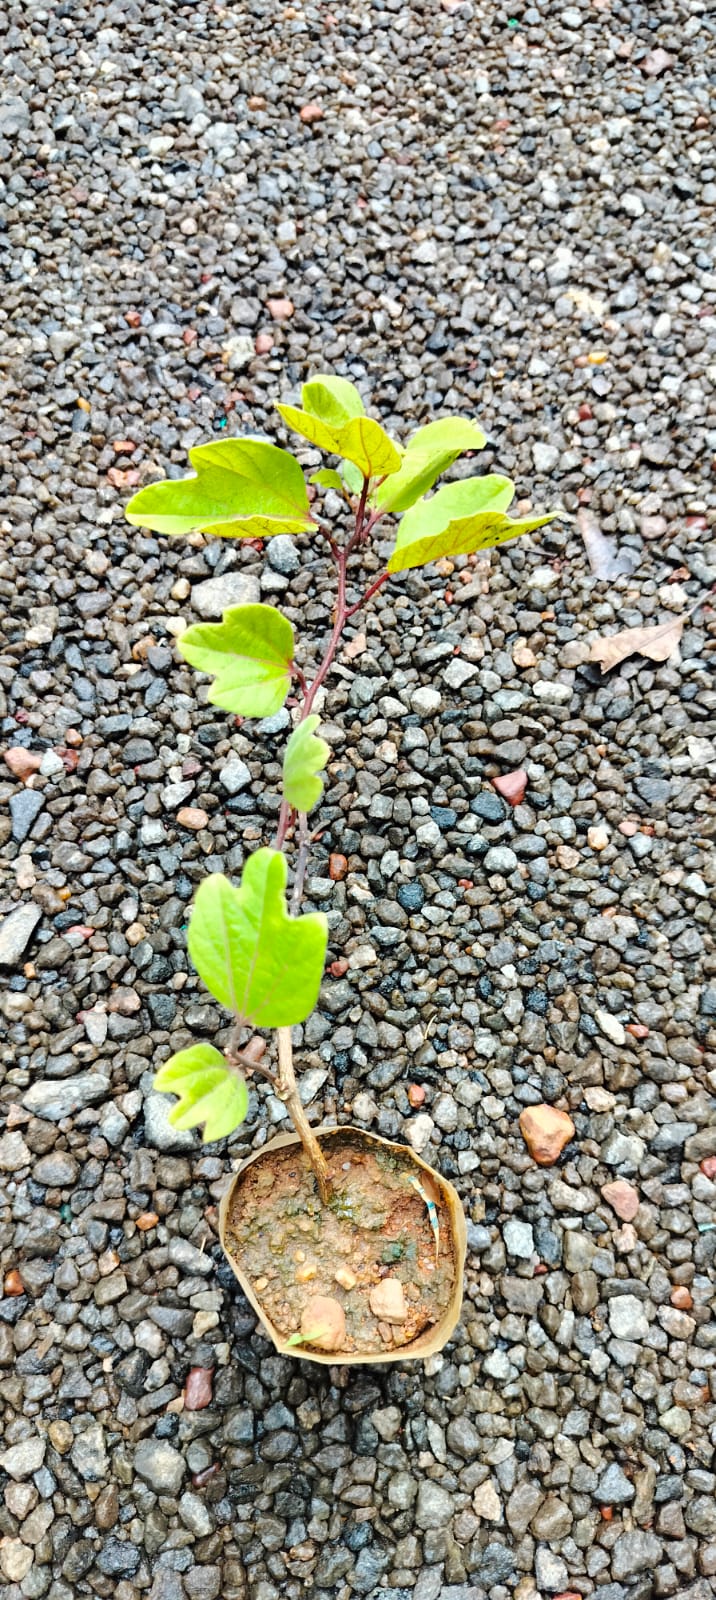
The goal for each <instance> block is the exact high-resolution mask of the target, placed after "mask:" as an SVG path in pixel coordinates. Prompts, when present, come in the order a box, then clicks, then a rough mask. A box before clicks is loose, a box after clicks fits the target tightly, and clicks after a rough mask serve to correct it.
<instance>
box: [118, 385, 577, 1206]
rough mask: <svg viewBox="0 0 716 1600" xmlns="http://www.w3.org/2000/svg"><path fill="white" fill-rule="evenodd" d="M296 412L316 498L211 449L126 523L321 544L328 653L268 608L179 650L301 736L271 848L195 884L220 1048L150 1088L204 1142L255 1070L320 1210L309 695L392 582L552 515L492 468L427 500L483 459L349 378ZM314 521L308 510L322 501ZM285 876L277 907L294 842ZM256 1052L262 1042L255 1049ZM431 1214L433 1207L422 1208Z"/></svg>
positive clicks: (283, 409) (323, 938)
mask: <svg viewBox="0 0 716 1600" xmlns="http://www.w3.org/2000/svg"><path fill="white" fill-rule="evenodd" d="M301 398H302V406H301V408H298V407H296V406H293V405H288V404H280V405H279V406H278V411H279V412H280V414H281V416H282V418H283V420H284V422H286V423H287V424H288V426H289V428H291V429H292V430H294V431H295V432H296V433H298V434H300V435H301V436H302V437H303V438H304V439H307V440H308V441H309V443H310V444H312V445H314V446H317V447H318V448H319V449H320V450H322V451H325V452H326V453H327V454H328V455H329V456H331V457H335V458H337V461H338V465H337V466H336V467H334V466H330V467H324V468H322V469H321V470H320V471H318V472H315V473H313V474H312V476H311V478H310V480H309V481H310V482H311V484H313V485H314V486H315V489H316V491H317V493H316V496H315V499H314V502H313V503H311V502H310V501H309V495H308V488H307V484H306V479H305V477H304V473H303V470H302V468H301V466H300V465H299V463H298V461H297V460H296V458H295V457H294V456H292V455H291V454H290V453H289V452H288V451H286V450H283V449H280V448H279V447H278V446H277V445H275V444H273V443H271V442H270V441H268V440H266V439H262V438H254V437H248V438H236V439H222V440H219V441H215V442H212V443H209V444H203V445H199V446H197V447H196V448H195V449H192V450H190V452H189V460H190V464H191V466H192V468H193V469H194V475H193V476H192V477H188V478H184V479H179V480H177V479H168V480H165V481H163V482H161V483H155V484H151V485H150V486H148V487H147V488H144V489H141V490H140V491H139V493H138V494H136V495H135V496H134V497H133V499H132V500H131V501H130V503H129V506H128V508H127V517H128V519H129V521H130V522H131V523H134V524H136V525H138V526H140V527H146V528H151V529H152V530H153V531H154V532H156V533H159V534H167V535H171V536H175V537H182V536H187V535H188V534H192V533H196V532H200V533H202V534H204V535H206V536H212V537H218V538H223V539H269V538H272V537H273V536H274V535H276V534H293V535H302V536H306V535H308V536H310V537H312V538H316V537H321V538H323V539H324V540H325V541H327V544H328V547H329V549H330V553H331V557H332V560H333V563H334V567H335V573H336V598H335V606H334V610H333V626H332V630H331V633H330V636H329V638H328V641H327V643H326V644H325V646H324V649H323V654H322V655H320V656H318V657H316V655H315V654H314V651H313V649H312V647H311V645H310V644H309V645H307V646H306V647H304V648H303V649H300V650H299V648H298V647H297V644H296V640H295V637H294V630H293V627H292V625H291V623H290V622H289V621H288V619H287V618H286V617H285V616H283V615H282V613H281V612H280V611H279V610H278V609H277V608H276V607H275V606H271V605H242V606H233V607H230V608H229V609H228V610H226V611H224V613H223V616H222V620H221V622H217V623H199V624H197V625H195V626H192V627H189V628H188V629H187V630H186V631H185V632H184V633H183V634H181V635H180V637H179V638H178V640H177V648H178V650H179V652H180V654H181V655H182V656H183V657H184V659H185V660H186V661H188V662H189V663H190V664H191V665H192V666H193V667H196V668H197V669H198V670H199V671H200V672H202V673H205V674H208V675H209V676H210V677H211V678H212V679H213V682H212V684H211V687H210V689H209V694H208V698H209V700H210V701H211V703H212V704H213V705H216V706H220V707H221V708H222V709H223V710H225V711H227V712H229V713H232V714H233V715H235V716H239V717H242V718H252V717H253V718H265V717H270V716H273V715H274V714H275V713H276V712H278V711H279V710H280V709H281V707H282V706H283V705H284V704H285V702H286V700H287V698H288V697H289V695H291V697H292V703H295V709H294V727H293V731H292V732H291V734H290V736H289V738H288V740H287V743H286V748H285V754H284V761H283V780H282V793H281V802H280V810H279V814H278V825H277V829H276V835H275V838H274V840H273V842H272V844H271V845H268V846H266V847H264V848H262V849H259V850H257V851H256V852H255V853H254V854H253V855H250V856H249V857H248V858H247V860H246V862H245V865H244V868H243V872H242V876H241V881H240V883H238V884H234V883H231V882H230V881H229V879H228V878H227V877H225V876H224V875H223V874H222V873H212V874H210V875H209V876H208V877H206V878H205V879H204V881H203V882H202V883H201V884H200V886H199V889H198V891H197V893H196V896H195V899H194V905H193V909H192V912H191V918H190V923H189V932H188V948H189V955H190V957H191V960H192V962H193V964H194V966H195V968H196V970H197V972H198V974H199V976H200V978H201V980H202V982H203V983H204V984H205V985H206V988H207V989H208V990H209V992H210V993H211V994H212V995H213V996H214V998H215V1000H217V1001H218V1002H219V1004H220V1005H221V1006H222V1007H223V1008H224V1010H225V1011H227V1012H228V1013H230V1015H231V1017H232V1018H233V1028H232V1031H231V1036H230V1041H229V1044H228V1046H227V1048H226V1049H225V1050H224V1051H223V1052H222V1051H220V1050H218V1049H217V1048H216V1047H215V1046H214V1045H213V1044H210V1043H208V1042H207V1041H205V1040H197V1042H196V1043H194V1044H192V1045H190V1046H189V1047H188V1048H187V1049H185V1050H180V1051H179V1052H178V1054H176V1055H174V1056H172V1057H171V1058H170V1060H169V1061H167V1062H166V1063H165V1064H164V1066H162V1067H161V1068H160V1070H159V1072H158V1073H157V1075H156V1077H155V1080H154V1082H155V1087H156V1088H157V1089H159V1090H163V1091H167V1092H169V1093H171V1094H173V1095H175V1096H176V1097H177V1099H176V1104H175V1105H174V1106H173V1107H172V1110H171V1111H170V1113H169V1119H170V1121H171V1123H172V1124H173V1125H174V1127H176V1128H177V1129H188V1128H194V1127H198V1126H199V1125H201V1124H203V1129H204V1132H203V1138H204V1140H205V1141H208V1140H214V1139H223V1138H226V1137H227V1136H228V1135H229V1134H231V1133H233V1132H234V1130H235V1129H236V1128H237V1127H239V1125H240V1124H241V1123H242V1122H243V1121H244V1119H245V1117H246V1114H247V1111H248V1105H249V1095H248V1087H247V1078H249V1077H251V1075H252V1074H254V1073H260V1074H262V1075H263V1076H264V1077H265V1078H267V1079H268V1080H269V1082H270V1083H271V1086H272V1089H273V1092H274V1094H275V1095H277V1096H278V1098H279V1099H280V1100H281V1101H283V1103H284V1104H285V1106H286V1110H287V1112H288V1115H289V1117H290V1118H291V1121H292V1122H293V1125H294V1128H295V1130H296V1132H297V1134H298V1135H299V1137H300V1139H301V1141H302V1144H303V1146H304V1148H305V1151H306V1154H307V1156H308V1160H309V1162H310V1165H311V1167H312V1169H313V1172H314V1174H315V1178H316V1184H317V1188H318V1192H319V1195H320V1199H321V1201H322V1203H324V1204H327V1203H328V1202H329V1200H330V1198H331V1193H330V1179H329V1174H328V1166H327V1162H326V1158H325V1156H324V1154H323V1151H322V1149H321V1146H320V1144H319V1142H318V1140H317V1138H316V1136H315V1134H314V1132H313V1130H312V1128H311V1127H310V1125H309V1122H308V1118H307V1116H306V1113H305V1110H304V1107H303V1103H302V1101H301V1097H300V1094H299V1092H298V1087H297V1084H296V1078H295V1073H294V1065H293V1052H292V1045H291V1029H292V1027H293V1026H294V1025H295V1024H298V1023H301V1022H304V1021H305V1020H306V1018H307V1017H308V1015H309V1014H310V1012H311V1011H312V1009H313V1007H314V1006H315V1004H316V1001H317V998H318V992H319V988H320V984H321V980H322V977H323V971H324V966H325V958H326V946H327V940H328V926H327V921H326V918H325V916H324V915H323V914H322V913H321V912H310V913H307V914H306V913H304V914H301V911H300V906H301V901H302V897H303V886H304V878H305V873H306V866H307V862H308V858H309V852H310V848H311V831H310V828H309V823H308V817H309V814H310V813H311V812H312V811H313V809H314V807H315V806H316V805H317V804H318V802H319V800H320V798H321V795H322V792H323V777H322V773H323V772H324V770H325V768H326V764H327V762H328V759H329V756H330V749H329V746H328V744H327V743H326V741H325V739H323V738H322V737H321V735H320V734H319V732H318V728H319V724H320V716H319V713H318V712H317V711H316V710H315V709H314V707H315V706H316V701H317V696H318V692H319V690H320V689H321V688H322V687H323V685H324V684H325V683H326V680H327V679H328V677H329V674H330V670H331V666H332V664H333V662H334V660H335V657H336V653H337V651H338V650H339V647H340V645H341V641H342V638H343V634H344V631H345V628H346V624H347V623H348V622H349V621H350V619H351V618H352V617H354V616H355V615H356V613H357V612H358V611H359V610H360V609H361V607H362V606H364V605H366V604H367V603H368V601H370V599H371V598H372V596H373V595H375V594H377V592H378V591H379V590H380V589H381V588H382V587H383V585H384V584H386V583H387V582H388V581H389V580H390V578H391V577H392V576H393V575H394V574H399V573H403V572H406V571H408V570H409V569H410V568H414V567H422V566H425V565H427V564H428V563H430V562H432V561H435V560H438V559H439V558H440V557H444V556H447V557H454V556H459V555H469V554H471V553H472V552H474V551H480V550H486V549H488V548H490V547H491V546H494V545H498V544H502V543H503V542H504V541H505V540H508V539H515V538H517V537H518V536H519V535H520V534H524V533H528V532H530V531H531V530H532V529H535V528H539V527H541V526H542V524H543V523H545V522H548V521H549V520H550V515H549V514H547V515H537V516H528V517H522V518H519V519H513V518H510V517H508V516H507V514H506V513H507V508H508V506H509V505H510V503H511V501H512V499H513V496H514V485H513V484H512V483H511V481H510V479H509V478H505V477H501V476H498V475H496V474H493V473H490V474H488V475H486V476H483V477H467V478H461V479H460V480H459V481H457V482H453V483H448V484H447V485H445V486H443V487H442V488H439V489H437V490H436V491H435V492H431V491H433V488H434V485H435V483H436V481H437V479H438V478H439V477H440V475H441V474H442V473H443V472H445V471H446V470H447V469H448V468H449V467H451V466H452V465H453V463H454V462H455V461H456V460H457V458H458V456H460V455H461V454H463V453H464V452H467V451H469V452H475V451H479V450H481V449H482V448H483V446H484V445H485V442H486V441H485V436H484V434H483V433H482V431H481V429H480V428H479V427H478V425H477V423H475V422H473V421H471V420H469V419H465V418H461V417H444V418H440V419H439V420H438V421H434V422H429V423H427V424H426V425H425V426H424V427H421V428H418V429H417V431H416V432H414V433H412V434H411V435H410V437H409V438H408V439H407V441H406V443H405V444H404V445H400V444H398V443H397V442H396V441H395V440H393V439H392V438H390V437H389V435H388V434H387V432H386V431H385V430H384V428H383V427H382V426H381V424H380V423H379V422H377V421H376V420H375V419H374V418H372V417H368V416H366V413H365V408H364V405H363V401H362V399H361V396H360V394H359V393H358V390H357V389H356V388H355V387H354V385H353V384H352V383H349V382H348V381H347V380H346V379H345V378H338V377H333V376H329V375H320V376H318V377H315V378H313V379H312V380H311V381H310V382H308V383H306V384H304V386H303V389H302V397H301ZM328 490H334V491H336V492H337V493H338V494H339V495H341V497H342V499H343V501H344V502H345V504H346V510H347V514H348V518H349V530H348V532H347V534H346V535H345V536H344V538H343V539H342V540H341V539H340V537H339V535H338V533H337V531H336V529H335V527H333V526H331V525H330V524H329V522H328V521H327V519H326V517H325V516H324V515H322V514H321V510H320V507H321V505H322V504H323V498H322V497H324V496H325V494H326V492H327V491H328ZM316 500H317V501H318V506H319V509H318V510H317V509H316V505H315V501H316ZM386 523H389V524H390V525H391V526H392V527H393V528H394V530H395V536H394V543H393V548H392V550H391V553H390V555H389V558H388V561H387V563H386V566H385V569H384V570H383V571H381V572H380V574H379V576H378V577H376V578H373V579H372V581H371V582H370V583H369V584H368V585H367V587H365V588H364V590H363V592H362V593H360V592H359V590H360V581H359V582H358V589H356V586H355V580H356V576H358V578H359V569H360V563H361V554H362V552H363V551H364V550H365V549H366V547H367V546H369V545H370V544H371V542H372V541H373V539H374V536H375V534H376V532H377V530H378V529H379V528H380V531H381V537H383V536H384V524H386ZM289 844H290V845H291V846H292V861H293V882H292V889H291V902H290V908H289V905H288V904H287V899H286V889H287V881H288V863H287V848H288V847H289ZM264 1030H275V1031H276V1034H277V1066H276V1068H275V1069H274V1067H273V1066H271V1065H270V1064H269V1060H268V1057H267V1058H266V1059H264V1052H263V1048H262V1046H261V1040H260V1037H258V1038H257V1035H260V1033H261V1031H264ZM257 1047H258V1048H257ZM433 1210H434V1207H433Z"/></svg>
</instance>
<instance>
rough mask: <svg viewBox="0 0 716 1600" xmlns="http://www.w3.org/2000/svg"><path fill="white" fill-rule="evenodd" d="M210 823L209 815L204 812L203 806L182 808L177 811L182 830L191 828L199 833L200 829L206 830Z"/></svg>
mask: <svg viewBox="0 0 716 1600" xmlns="http://www.w3.org/2000/svg"><path fill="white" fill-rule="evenodd" d="M208 821H209V813H208V812H207V811H202V809H201V806H182V808H181V811H177V822H178V823H179V826H180V827H181V828H191V830H192V831H193V832H194V833H198V832H199V829H200V828H205V827H206V825H207V822H208Z"/></svg>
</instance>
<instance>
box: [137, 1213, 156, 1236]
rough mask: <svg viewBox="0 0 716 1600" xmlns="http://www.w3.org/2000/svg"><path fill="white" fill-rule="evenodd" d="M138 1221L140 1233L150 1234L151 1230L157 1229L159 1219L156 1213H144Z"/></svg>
mask: <svg viewBox="0 0 716 1600" xmlns="http://www.w3.org/2000/svg"><path fill="white" fill-rule="evenodd" d="M136 1221H137V1227H138V1228H139V1230H140V1232H141V1233H148V1232H149V1229H150V1228H156V1226H157V1223H158V1221H159V1218H158V1216H157V1213H156V1211H143V1212H142V1214H141V1217H137V1219H136Z"/></svg>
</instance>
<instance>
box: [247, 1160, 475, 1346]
mask: <svg viewBox="0 0 716 1600" xmlns="http://www.w3.org/2000/svg"><path fill="white" fill-rule="evenodd" d="M323 1150H324V1153H325V1155H326V1159H327V1161H328V1168H329V1174H330V1178H331V1182H332V1185H333V1199H332V1200H331V1202H330V1204H329V1205H328V1206H327V1207H324V1206H322V1205H321V1201H320V1199H319V1196H318V1191H317V1188H316V1183H315V1179H314V1176H313V1172H312V1170H311V1168H310V1166H309V1163H308V1159H307V1157H306V1156H305V1154H304V1151H303V1149H302V1147H301V1146H300V1145H297V1146H292V1147H290V1148H288V1149H285V1150H279V1151H276V1152H272V1154H271V1155H270V1156H267V1157H266V1160H265V1162H262V1161H256V1162H254V1163H253V1165H252V1166H250V1167H248V1168H247V1170H246V1172H245V1174H244V1175H243V1177H242V1178H241V1179H240V1180H239V1182H238V1183H237V1186H236V1189H235V1191H234V1196H233V1199H232V1202H231V1206H230V1210H229V1214H228V1218H227V1228H226V1246H227V1249H228V1250H229V1251H230V1253H231V1254H232V1255H233V1256H234V1257H235V1259H236V1260H237V1262H239V1263H240V1265H241V1267H242V1270H243V1271H244V1273H245V1274H246V1275H247V1277H248V1278H249V1279H250V1281H251V1284H252V1287H253V1290H254V1293H255V1295H256V1298H257V1300H258V1301H259V1302H260V1304H261V1306H262V1307H263V1308H264V1310H265V1311H266V1313H267V1315H268V1316H269V1317H270V1319H271V1321H272V1323H273V1324H274V1327H275V1328H277V1329H278V1331H279V1332H280V1333H281V1334H282V1335H283V1336H284V1337H285V1338H289V1337H290V1336H291V1335H292V1334H294V1333H296V1332H298V1330H299V1329H300V1325H301V1315H302V1312H303V1309H304V1307H305V1305H306V1304H307V1302H308V1301H310V1300H312V1299H313V1298H314V1296H316V1295H329V1296H331V1297H332V1298H333V1299H335V1300H337V1301H338V1302H339V1304H340V1305H341V1306H342V1308H343V1311H344V1314H345V1319H346V1340H345V1346H344V1353H348V1352H350V1351H360V1352H361V1353H366V1354H369V1353H375V1352H377V1351H379V1350H385V1351H386V1352H387V1351H389V1350H394V1349H395V1348H396V1347H398V1346H403V1345H407V1344H410V1343H411V1341H412V1340H413V1339H415V1338H417V1336H418V1334H420V1333H422V1331H423V1329H424V1328H426V1327H428V1326H429V1325H431V1324H433V1323H435V1322H437V1321H439V1319H440V1317H441V1316H442V1314H443V1312H444V1311H445V1310H446V1308H447V1306H448V1304H449V1301H450V1294H451V1290H452V1286H453V1283H454V1279H455V1263H454V1259H453V1252H452V1245H451V1238H450V1222H449V1216H448V1213H447V1210H446V1207H445V1205H444V1204H443V1203H441V1199H440V1195H439V1192H438V1190H437V1187H436V1186H434V1185H431V1184H430V1179H429V1178H428V1177H427V1174H425V1173H423V1171H422V1169H421V1168H419V1167H417V1166H416V1165H415V1163H414V1162H413V1161H412V1159H411V1157H410V1155H409V1153H408V1152H407V1151H406V1152H405V1153H401V1152H399V1151H398V1150H390V1149H383V1148H382V1147H380V1146H372V1145H369V1144H367V1143H366V1144H363V1143H362V1141H361V1140H360V1137H359V1136H358V1137H357V1136H356V1134H355V1133H347V1134H346V1135H345V1137H341V1135H340V1134H338V1135H333V1136H332V1137H331V1138H330V1139H329V1140H328V1139H327V1140H326V1141H325V1143H324V1144H323ZM415 1177H417V1178H418V1180H419V1182H420V1183H421V1185H422V1187H423V1188H424V1189H426V1188H427V1189H428V1190H429V1191H430V1198H431V1199H432V1200H433V1201H434V1202H435V1205H436V1210H437V1214H438V1220H439V1227H440V1245H439V1254H438V1257H437V1261H436V1246H435V1235H434V1232H433V1229H432V1226H431V1223H430V1218H429V1214H428V1208H427V1206H426V1204H425V1201H424V1200H423V1198H422V1197H421V1195H420V1194H419V1193H418V1192H417V1191H416V1189H415V1188H414V1187H413V1186H412V1184H411V1183H410V1179H411V1178H415ZM337 1274H338V1277H337V1276H336V1275H337ZM346 1274H348V1275H349V1276H350V1275H351V1274H352V1275H354V1276H355V1280H356V1281H355V1285H354V1286H353V1287H350V1288H345V1287H344V1286H343V1285H342V1284H341V1281H340V1278H341V1275H343V1277H345V1276H346ZM388 1277H390V1278H398V1279H399V1280H400V1282H401V1283H402V1285H403V1290H404V1294H405V1300H406V1302H407V1306H408V1315H407V1318H406V1320H405V1322H403V1323H401V1324H399V1325H398V1324H392V1325H389V1324H388V1323H385V1322H382V1321H378V1319H377V1318H376V1317H375V1316H374V1315H373V1312H372V1311H371V1309H370V1304H369V1296H370V1292H371V1290H372V1289H373V1288H374V1287H375V1285H376V1284H377V1283H379V1282H380V1281H381V1280H382V1279H384V1278H388Z"/></svg>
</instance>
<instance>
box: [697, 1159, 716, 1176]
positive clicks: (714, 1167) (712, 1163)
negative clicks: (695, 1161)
mask: <svg viewBox="0 0 716 1600" xmlns="http://www.w3.org/2000/svg"><path fill="white" fill-rule="evenodd" d="M699 1167H700V1168H701V1171H702V1172H703V1175H704V1177H705V1178H716V1156H705V1157H704V1159H703V1161H700V1162H699Z"/></svg>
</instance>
